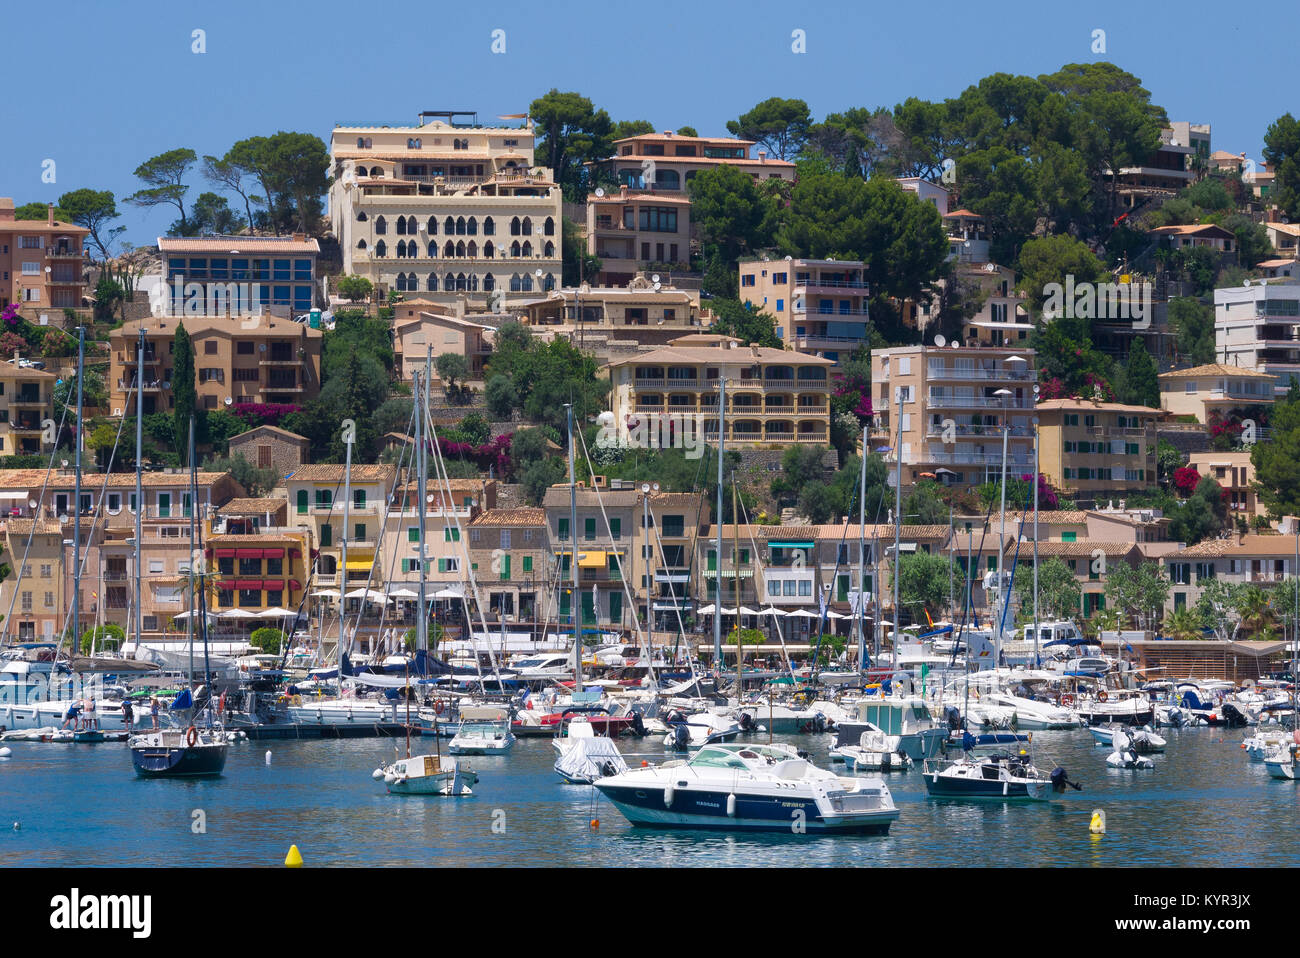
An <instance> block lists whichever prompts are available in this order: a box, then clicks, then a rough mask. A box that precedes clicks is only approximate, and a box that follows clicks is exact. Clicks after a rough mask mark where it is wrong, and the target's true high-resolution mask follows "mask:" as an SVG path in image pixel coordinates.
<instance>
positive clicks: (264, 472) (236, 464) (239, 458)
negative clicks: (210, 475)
mask: <svg viewBox="0 0 1300 958" xmlns="http://www.w3.org/2000/svg"><path fill="white" fill-rule="evenodd" d="M203 471H204V472H228V473H230V477H231V478H232V479H234V480H235V482H237V483H239V484H240V485H241V486H243V487H244V491H245V492H247V493H248V494H249V495H250V496H252V497H253V498H254V499H260V498H262V497H263V496H267V495H270V493H271V490H272V489H274V488H275V487H276V485H277V484H278V483H279V482H280V479H281V478H282V477H281V476H280V474H279V473H277V472H276V471H275V470H274V469H259V468H257V467H256V466H254V465H253V464H252V463H251V462H249V461H248V459H247V458H245V456H244V454H243V453H240V452H237V453H235V454H234V455H233V456H217V457H214V458H210V459H208V460H207V461H205V462H204V463H203Z"/></svg>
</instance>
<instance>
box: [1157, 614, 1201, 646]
mask: <svg viewBox="0 0 1300 958" xmlns="http://www.w3.org/2000/svg"><path fill="white" fill-rule="evenodd" d="M1201 628H1202V625H1201V617H1200V616H1199V615H1198V614H1197V613H1196V610H1195V609H1189V608H1187V607H1186V606H1184V607H1182V608H1181V609H1174V611H1173V612H1171V613H1170V614H1169V615H1167V616H1165V621H1164V626H1163V628H1162V629H1161V631H1162V632H1164V634H1165V635H1166V636H1167V637H1168V638H1171V639H1177V640H1179V641H1182V642H1186V641H1189V640H1191V639H1199V638H1202V634H1201Z"/></svg>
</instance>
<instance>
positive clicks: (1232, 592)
mask: <svg viewBox="0 0 1300 958" xmlns="http://www.w3.org/2000/svg"><path fill="white" fill-rule="evenodd" d="M1251 588H1252V586H1251V585H1250V583H1248V582H1229V581H1228V580H1226V579H1217V578H1216V579H1211V580H1210V581H1209V582H1208V583H1207V584H1206V585H1204V586H1202V588H1201V596H1200V598H1199V599H1197V601H1196V611H1197V614H1198V616H1199V618H1200V620H1201V623H1202V627H1208V628H1211V629H1213V630H1214V634H1215V637H1216V638H1218V639H1220V640H1221V641H1224V642H1233V641H1236V638H1237V632H1238V630H1239V629H1240V628H1241V613H1242V610H1243V609H1244V608H1245V606H1246V597H1247V595H1248V593H1249V592H1250V590H1251Z"/></svg>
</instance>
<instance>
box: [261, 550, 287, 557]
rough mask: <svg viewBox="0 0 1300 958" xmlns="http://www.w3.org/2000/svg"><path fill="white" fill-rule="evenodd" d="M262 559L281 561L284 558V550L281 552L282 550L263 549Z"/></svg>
mask: <svg viewBox="0 0 1300 958" xmlns="http://www.w3.org/2000/svg"><path fill="white" fill-rule="evenodd" d="M262 558H263V559H283V558H284V550H283V549H263V550H262Z"/></svg>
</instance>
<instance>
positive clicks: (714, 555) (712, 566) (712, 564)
mask: <svg viewBox="0 0 1300 958" xmlns="http://www.w3.org/2000/svg"><path fill="white" fill-rule="evenodd" d="M709 571H710V572H717V571H718V550H717V549H710V550H709Z"/></svg>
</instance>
